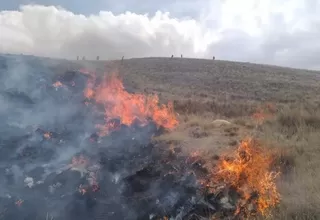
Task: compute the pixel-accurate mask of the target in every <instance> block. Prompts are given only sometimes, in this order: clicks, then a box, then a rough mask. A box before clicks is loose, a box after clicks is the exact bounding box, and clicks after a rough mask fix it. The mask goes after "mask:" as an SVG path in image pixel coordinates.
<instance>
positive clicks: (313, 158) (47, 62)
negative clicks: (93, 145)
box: [0, 56, 320, 219]
mask: <svg viewBox="0 0 320 220" xmlns="http://www.w3.org/2000/svg"><path fill="white" fill-rule="evenodd" d="M7 59H8V57H4V56H1V57H0V62H1V66H0V69H1V71H0V73H1V76H2V77H3V75H6V74H9V73H8V72H6V71H7V70H8V69H10V75H11V77H10V78H9V79H8V80H4V81H2V82H1V83H2V84H3V85H2V88H5V91H2V97H3V98H2V99H3V100H13V99H18V100H20V101H19V102H15V103H19V104H15V105H18V106H20V107H21V106H22V107H23V108H29V107H28V106H30V105H34V103H33V102H36V101H37V100H35V99H34V98H32V97H39V91H38V93H37V92H35V91H34V89H32V88H35V87H37V86H39V85H38V84H36V83H35V82H34V80H33V81H32V80H31V81H28V80H30V79H29V78H28V77H22V76H23V74H22V73H21V72H23V73H24V74H25V73H26V72H27V71H28V72H36V73H37V77H38V78H37V79H39V80H40V81H41V80H43V81H46V80H47V81H50V82H53V81H54V80H53V79H56V78H55V77H56V76H57V77H58V76H59V75H61V74H64V73H65V72H66V71H72V70H75V69H79V68H82V67H85V68H87V69H91V70H96V71H97V72H100V73H102V72H105V71H106V72H108V73H110V72H111V71H118V72H119V74H120V76H121V77H122V78H123V81H124V85H125V87H126V89H127V90H128V91H130V92H139V93H145V94H150V93H156V94H158V95H159V97H160V100H161V101H163V102H167V101H174V104H175V109H176V111H177V112H178V113H179V119H180V122H181V123H180V126H179V127H178V128H177V129H176V130H175V131H174V132H171V133H166V134H163V135H161V136H158V137H156V138H153V139H154V140H153V141H154V143H153V144H152V146H153V145H159V144H160V145H161V144H173V145H175V146H176V147H179V148H181V149H182V151H186V152H190V151H193V150H195V148H196V149H199V148H201V149H204V150H208V151H214V154H219V153H220V152H223V151H224V150H225V149H226V148H234V147H235V146H236V145H237V143H238V142H239V141H240V140H241V139H242V138H243V137H245V136H248V135H256V136H257V137H259V138H260V139H262V140H263V141H265V142H266V144H267V146H275V147H277V148H279V149H280V150H281V152H283V153H282V154H281V155H282V157H281V158H280V161H279V162H280V163H283V164H285V165H286V167H285V168H286V169H285V171H286V172H284V173H285V175H283V176H284V177H283V178H282V179H281V180H280V181H279V190H280V194H281V195H282V201H281V204H280V206H279V209H278V210H277V211H276V212H275V213H274V219H279V218H281V219H317V218H318V217H319V216H320V214H319V209H318V208H317V207H319V205H320V200H319V197H318V195H319V193H320V188H319V186H320V182H319V181H320V178H318V177H317V175H316V174H317V173H319V171H320V170H319V168H318V167H320V166H319V165H320V164H319V162H318V159H317V158H318V156H319V148H318V143H319V138H318V135H317V133H318V131H319V130H320V114H319V109H320V108H319V100H320V99H319V94H320V83H319V79H320V75H319V73H320V72H316V71H308V70H297V69H290V68H283V67H275V66H267V65H259V64H250V63H237V62H230V61H219V60H215V61H213V60H201V59H187V58H183V59H181V58H174V59H170V58H142V59H130V60H124V62H123V64H121V61H78V62H70V61H65V60H53V59H42V58H41V59H39V58H36V57H32V56H31V57H21V56H14V57H11V58H10V59H11V63H8V62H5V60H7ZM18 64H19V65H18ZM26 70H27V71H26ZM21 74H22V75H21ZM40 78H42V79H40ZM80 81H81V80H80ZM14 88H20V89H19V90H20V92H19V91H16V90H15V89H14ZM39 88H40V87H39ZM21 91H23V92H21ZM52 92H55V91H52ZM40 93H41V92H40ZM74 94H75V93H68V95H69V97H71V96H72V97H73V96H74ZM56 95H57V94H56ZM30 97H31V98H30ZM61 97H65V95H64V96H59V95H58V97H57V100H58V103H60V104H61V103H63V102H64V101H65V100H63V98H62V100H60V101H59V99H61ZM77 97H78V96H76V99H75V100H77ZM79 97H80V96H79ZM79 97H78V98H79ZM73 99H74V97H73ZM79 102H80V100H79ZM266 102H268V103H272V104H273V105H275V106H276V108H277V109H278V110H277V111H276V112H275V117H274V118H273V119H270V120H267V121H266V122H265V123H264V124H262V125H259V126H257V125H256V122H255V121H253V120H252V119H251V117H250V116H251V115H252V114H253V113H254V112H255V111H256V109H257V107H259V106H261V105H263V104H264V103H266ZM78 104H79V103H78ZM3 106H4V105H3ZM43 106H47V103H43ZM43 106H40V107H39V109H38V111H36V112H35V114H39V113H41V112H43V111H41V109H43V108H45V107H43ZM50 106H51V104H50ZM62 109H63V108H62ZM7 110H8V107H7V106H4V107H3V108H2V109H1V113H2V114H4V113H5V112H6V111H7ZM62 111H63V110H62ZM13 114H16V115H14V116H13V117H16V116H17V115H19V114H20V113H19V112H18V113H17V112H15V113H13ZM79 114H80V113H79ZM83 114H86V112H81V114H80V116H79V115H77V117H82V116H83ZM32 115H33V114H32ZM71 115H73V114H71ZM36 116H39V117H47V116H52V114H51V113H48V114H44V113H43V114H42V115H41V114H40V115H36ZM58 116H59V115H55V119H54V120H53V119H51V121H50V120H49V122H48V121H43V120H42V119H39V117H35V116H32V117H31V118H30V117H29V116H28V115H24V116H23V117H22V119H23V120H22V119H21V120H22V121H23V123H25V124H26V125H28V129H30V126H31V125H33V124H34V121H36V122H37V123H42V122H45V123H44V126H47V127H45V129H48V130H50V129H51V130H54V129H52V127H50V126H52V124H54V123H53V122H55V120H57V118H58ZM68 116H70V114H69V115H68ZM74 117H76V116H74ZM221 118H222V119H226V120H228V121H229V122H230V124H216V123H214V120H216V119H221ZM26 119H29V120H26ZM21 120H20V121H21ZM64 120H67V117H66V116H65V118H63V120H62V119H61V120H60V121H61V122H63V121H64ZM71 120H72V119H71ZM8 121H9V119H8ZM17 121H19V120H16V121H15V122H14V123H16V124H17V123H18V122H17ZM30 121H32V123H31V122H30ZM58 122H59V120H58ZM82 122H83V121H82ZM14 123H13V124H14ZM83 123H84V122H83ZM16 124H15V125H14V126H17V125H16ZM56 124H59V123H56ZM20 125H21V122H20ZM20 125H19V126H20ZM49 125H50V126H49ZM73 126H74V127H76V128H77V129H76V132H75V133H73V132H71V134H70V135H71V137H70V138H69V140H71V142H72V143H73V145H74V143H75V142H74V137H73V136H72V133H73V135H75V136H77V132H83V133H85V132H84V131H83V130H81V129H79V127H81V126H83V124H81V123H80V124H78V125H73ZM86 126H89V127H90V126H91V125H90V123H89V125H87V124H86ZM22 127H25V126H22ZM53 127H55V128H56V130H57V131H55V132H56V133H61V131H62V130H63V129H66V130H68V126H67V128H60V127H59V126H56V125H55V126H53ZM71 127H72V126H71ZM74 127H72V129H71V128H70V127H69V130H70V129H71V130H74ZM23 129H26V128H23ZM23 129H22V130H23ZM2 130H3V131H2V134H3V136H8V134H12V133H11V132H12V130H10V129H2ZM22 130H21V128H20V130H18V131H16V130H15V131H14V132H16V133H17V134H19V135H16V136H19V138H17V139H15V141H14V143H15V144H16V145H17V146H20V145H19V143H20V142H21V140H23V138H27V139H28V140H29V141H31V140H32V141H34V138H35V137H34V135H35V133H32V132H35V131H34V130H32V129H31V130H28V132H29V133H28V132H26V133H27V134H28V135H29V136H26V137H25V136H24V135H25V131H22ZM63 131H64V130H63ZM19 132H20V133H19ZM64 134H65V135H66V136H68V135H67V134H68V132H66V133H64ZM86 135H87V134H86ZM9 136H10V135H9ZM30 137H31V139H30ZM21 138H22V139H21ZM63 139H64V138H63ZM65 139H66V140H68V138H65ZM77 141H78V142H79V140H77ZM78 142H76V143H78ZM80 142H81V141H80ZM27 145H28V144H27ZM1 146H2V150H3V146H6V142H2V144H1ZM44 146H46V145H44ZM147 146H149V147H150V145H147ZM47 148H49V149H50V147H48V146H47ZM47 148H46V149H47ZM81 150H83V149H81ZM81 152H82V151H81ZM77 153H79V151H77ZM2 155H4V154H2ZM46 155H47V156H48V157H49V158H50V153H48V152H46ZM91 156H92V155H91ZM2 159H3V160H4V158H3V156H2ZM95 159H96V158H95ZM65 161H66V160H64V162H65ZM138 161H139V160H138ZM11 165H12V164H11ZM51 165H52V164H51ZM138 167H139V166H138ZM11 168H12V167H11ZM293 168H294V169H293ZM3 169H4V170H5V169H6V168H3ZM110 169H111V170H112V171H114V168H113V167H111V168H110ZM13 170H15V166H13ZM136 170H137V171H139V170H140V169H139V168H136ZM8 172H9V171H8ZM17 172H18V171H17ZM46 172H47V171H46ZM18 173H19V172H18ZM133 173H134V172H133ZM128 176H130V175H129V174H128ZM59 178H61V177H59ZM148 178H151V177H148ZM62 179H63V178H62ZM129 179H130V178H129ZM123 180H124V179H123ZM126 180H127V179H126ZM131 180H132V181H133V182H135V181H134V179H132V178H131ZM22 182H23V181H22ZM58 182H59V181H58ZM78 183H79V182H76V183H71V185H72V184H75V185H77V184H78ZM168 183H170V181H169V182H168ZM52 184H54V183H51V185H52ZM169 185H170V184H169ZM24 187H25V186H24ZM64 190H65V189H64ZM179 190H181V189H178V191H179ZM2 194H3V195H4V197H5V198H6V199H8V196H7V195H6V193H4V192H2ZM27 195H28V196H30V192H28V193H27ZM50 195H51V194H50ZM173 195H176V194H175V193H173ZM187 195H188V194H187ZM11 196H12V195H11ZM51 196H52V195H51ZM77 196H79V195H76V197H77ZM189 196H190V195H189ZM16 197H17V198H15V199H18V196H17V195H16ZM30 198H33V197H32V196H31V197H30ZM81 198H82V197H81ZM171 198H172V196H171ZM190 198H192V196H190ZM82 199H83V198H82ZM153 199H154V198H153ZM80 200H81V199H80ZM151 200H152V199H151ZM187 200H188V199H186V201H187ZM191 200H192V199H191ZM68 201H70V200H68ZM78 202H79V201H78ZM86 203H89V204H91V203H92V201H91V200H90V198H89V199H88V200H86V202H84V201H80V202H79V204H80V205H78V206H75V209H77V207H78V208H79V207H82V206H83V205H84V204H86ZM93 203H94V202H93ZM2 204H4V203H2ZM25 204H28V203H27V200H26V202H25ZM139 204H140V203H139ZM141 204H142V206H143V204H145V203H141ZM127 205H128V204H126V206H127ZM130 205H132V204H129V206H130ZM85 206H86V205H85ZM6 207H7V206H6ZM15 207H16V206H15ZM21 207H23V206H21ZM68 207H69V206H68ZM86 207H87V206H86ZM89 207H90V205H89ZM16 208H17V207H16ZM56 208H57V207H56ZM60 208H61V207H60ZM118 208H119V207H118ZM207 208H208V207H206V209H207ZM26 209H28V208H26ZM151 209H152V208H151ZM4 210H6V208H5V209H4ZM131 210H133V212H135V211H136V209H135V207H133V208H132V209H131ZM161 210H162V209H161ZM3 213H4V212H3V211H2V210H0V218H1V217H3ZM120 213H121V211H120ZM42 214H43V213H42ZM49 214H50V215H51V214H52V213H49ZM64 214H65V216H68V214H70V213H68V212H67V211H65V212H64ZM109 214H110V213H109ZM111 214H112V213H111ZM113 214H114V213H113ZM160 214H164V213H161V212H160ZM52 215H53V214H52ZM15 217H16V216H15ZM31 217H34V216H32V215H31ZM48 218H49V217H48ZM120 218H121V216H120ZM6 219H7V218H6ZM15 219H19V218H15ZM49 219H50V218H49Z"/></svg>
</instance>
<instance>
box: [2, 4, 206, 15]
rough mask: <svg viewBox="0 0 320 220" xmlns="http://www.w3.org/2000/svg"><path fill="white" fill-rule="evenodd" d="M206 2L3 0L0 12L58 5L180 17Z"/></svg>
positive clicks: (80, 10) (81, 10)
mask: <svg viewBox="0 0 320 220" xmlns="http://www.w3.org/2000/svg"><path fill="white" fill-rule="evenodd" d="M203 2H206V0H195V1H191V0H178V1H172V0H162V1H157V0H80V1H79V0H5V1H0V10H18V9H19V6H20V5H24V4H41V5H47V6H49V5H60V6H62V7H63V8H65V9H67V10H70V11H72V12H74V13H77V14H78V13H80V14H85V15H89V14H95V13H98V12H99V11H112V12H114V13H116V14H118V13H123V12H125V11H131V12H135V13H141V14H145V13H150V14H154V13H155V12H156V11H158V10H162V11H169V12H171V13H172V14H174V15H176V16H178V17H181V16H191V17H194V16H197V15H198V12H199V11H198V10H197V8H196V7H195V6H196V5H199V6H201V4H202V3H203Z"/></svg>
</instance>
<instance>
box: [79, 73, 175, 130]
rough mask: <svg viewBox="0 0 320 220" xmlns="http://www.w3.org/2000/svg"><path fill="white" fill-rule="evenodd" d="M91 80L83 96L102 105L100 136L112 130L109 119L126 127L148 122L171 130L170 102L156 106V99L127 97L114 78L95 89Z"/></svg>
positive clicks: (157, 101) (172, 112) (113, 76)
mask: <svg viewBox="0 0 320 220" xmlns="http://www.w3.org/2000/svg"><path fill="white" fill-rule="evenodd" d="M94 81H95V77H93V79H90V80H89V81H88V84H87V88H86V89H85V91H84V95H85V97H86V98H88V99H94V100H95V101H96V102H97V103H100V104H103V105H104V108H105V119H106V123H105V125H99V129H100V131H101V132H100V133H101V134H102V135H106V134H108V131H110V130H112V129H113V128H114V127H115V125H114V124H113V123H111V122H110V120H112V119H119V120H120V123H121V124H124V125H128V126H130V125H132V124H133V123H134V122H135V121H138V122H139V123H140V124H141V125H145V124H147V123H148V120H149V119H151V120H153V121H154V122H155V123H156V124H157V125H158V126H162V127H164V128H166V129H173V128H174V127H175V126H176V125H177V124H178V120H177V118H176V115H175V113H174V110H173V104H172V103H168V105H160V104H159V98H158V96H145V95H143V94H131V93H129V92H127V91H126V90H125V88H124V86H123V83H122V81H121V80H120V79H119V78H117V77H116V76H115V75H112V76H111V77H108V78H105V79H104V81H103V82H102V83H101V84H100V85H98V86H97V87H96V88H95V87H94V84H95V83H94Z"/></svg>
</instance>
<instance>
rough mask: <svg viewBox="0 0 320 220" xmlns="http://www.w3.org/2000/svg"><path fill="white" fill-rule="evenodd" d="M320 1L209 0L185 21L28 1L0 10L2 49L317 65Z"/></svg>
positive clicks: (162, 14) (104, 56)
mask: <svg viewBox="0 0 320 220" xmlns="http://www.w3.org/2000/svg"><path fill="white" fill-rule="evenodd" d="M319 6H320V3H318V1H308V2H301V1H297V0H294V1H290V4H289V3H286V4H281V5H280V4H279V3H278V1H275V0H269V1H261V2H260V1H258V2H257V1H253V0H250V1H247V2H241V3H239V2H238V1H235V0H227V1H206V4H201V7H202V8H199V11H201V13H200V14H199V16H193V17H188V18H187V17H175V16H174V15H171V14H170V13H169V12H161V11H158V12H156V13H155V14H136V13H133V12H125V13H122V14H115V13H112V12H110V11H100V12H99V13H96V14H92V15H81V14H75V13H73V12H71V11H68V10H66V9H63V8H61V7H58V6H43V5H24V6H21V7H20V9H19V10H17V11H13V10H11V11H0V30H1V36H0V52H4V53H24V54H35V55H41V56H51V57H65V58H73V59H74V58H75V57H76V56H77V55H79V56H83V55H85V56H86V57H87V58H90V59H94V58H95V57H96V56H97V55H99V56H100V57H101V59H114V58H116V59H118V58H119V57H121V56H123V55H124V56H125V57H145V56H171V54H174V55H176V56H180V54H183V55H184V56H185V57H186V56H188V57H206V58H211V57H212V55H215V56H216V57H217V58H219V59H231V60H239V61H250V62H260V63H269V64H277V65H287V66H294V67H302V68H318V67H319V65H318V60H317V57H319V56H320V44H319V43H318V39H319V37H320V29H319V28H317V27H319V24H320V22H319V21H320V19H319V16H317V14H318V12H319ZM181 7H182V6H181ZM188 7H190V4H189V5H188ZM194 7H196V5H194Z"/></svg>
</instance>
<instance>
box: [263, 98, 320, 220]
mask: <svg viewBox="0 0 320 220" xmlns="http://www.w3.org/2000/svg"><path fill="white" fill-rule="evenodd" d="M261 131H262V132H261V133H260V137H261V138H263V139H264V140H266V141H268V142H269V143H270V144H273V145H277V146H278V147H279V148H280V149H281V151H282V152H283V155H284V156H283V157H282V164H283V166H284V168H283V169H284V170H283V175H282V179H281V181H280V182H279V188H280V192H281V194H282V203H281V206H280V208H279V210H278V211H277V212H276V217H277V218H278V219H320V210H319V207H320V178H319V173H320V160H319V158H320V146H319V144H320V136H319V132H320V108H319V106H315V105H314V104H306V105H301V104H299V105H296V106H290V107H285V108H284V109H283V110H282V111H281V112H280V113H279V114H278V115H277V116H276V117H275V119H273V120H269V121H267V122H266V123H265V124H264V125H262V130H261Z"/></svg>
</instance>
